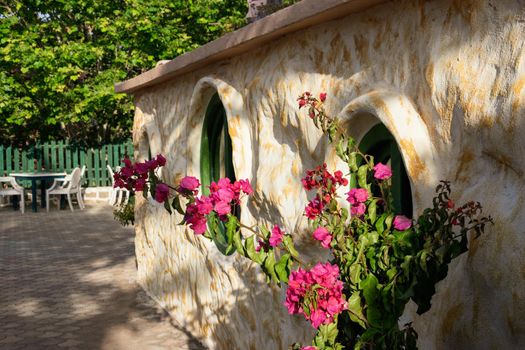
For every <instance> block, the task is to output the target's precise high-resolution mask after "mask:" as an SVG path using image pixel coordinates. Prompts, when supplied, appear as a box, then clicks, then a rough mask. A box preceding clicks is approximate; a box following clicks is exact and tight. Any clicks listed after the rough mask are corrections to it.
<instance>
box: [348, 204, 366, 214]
mask: <svg viewBox="0 0 525 350" xmlns="http://www.w3.org/2000/svg"><path fill="white" fill-rule="evenodd" d="M365 211H366V205H365V204H364V203H357V204H356V205H353V206H352V207H351V208H350V213H352V215H354V216H362V215H363V214H364V213H365Z"/></svg>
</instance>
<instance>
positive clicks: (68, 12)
mask: <svg viewBox="0 0 525 350" xmlns="http://www.w3.org/2000/svg"><path fill="white" fill-rule="evenodd" d="M0 11H1V12H0V144H1V143H11V144H18V145H21V144H27V143H32V142H34V141H37V140H39V141H46V140H48V139H69V140H70V141H71V142H76V143H78V144H83V145H95V144H99V143H104V142H109V141H118V140H119V139H124V138H129V136H130V131H131V124H132V119H133V110H134V107H133V103H132V100H131V98H130V97H129V96H127V95H124V94H115V93H114V91H113V85H114V83H115V82H117V81H122V80H126V79H129V78H131V77H133V76H136V75H138V74H140V73H142V72H144V71H146V70H148V69H151V68H152V67H154V66H155V64H156V62H157V61H159V60H163V59H173V58H174V57H176V56H178V55H180V54H182V53H184V52H186V51H189V50H192V49H194V48H196V47H198V46H200V45H202V44H204V43H206V42H208V41H211V40H213V39H215V38H217V37H219V36H221V35H223V34H224V33H225V32H229V31H232V30H234V29H235V28H237V27H240V26H241V25H243V24H244V23H245V19H244V16H245V14H246V11H247V4H246V1H245V0H0Z"/></svg>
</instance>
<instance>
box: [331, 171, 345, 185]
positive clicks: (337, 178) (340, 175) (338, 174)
mask: <svg viewBox="0 0 525 350" xmlns="http://www.w3.org/2000/svg"><path fill="white" fill-rule="evenodd" d="M334 178H335V182H336V183H338V184H340V185H343V186H346V185H348V179H346V178H344V177H343V172H342V171H341V170H337V171H336V172H335V173H334Z"/></svg>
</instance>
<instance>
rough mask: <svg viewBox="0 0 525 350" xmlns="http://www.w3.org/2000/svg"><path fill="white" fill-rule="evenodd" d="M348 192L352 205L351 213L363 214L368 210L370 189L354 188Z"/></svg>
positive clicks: (348, 199) (347, 198)
mask: <svg viewBox="0 0 525 350" xmlns="http://www.w3.org/2000/svg"><path fill="white" fill-rule="evenodd" d="M347 194H348V197H346V200H347V201H349V202H350V204H351V205H352V206H351V207H350V213H352V215H355V216H361V215H363V214H364V213H365V211H366V205H365V202H366V200H367V199H368V191H367V190H365V189H364V188H352V189H351V190H350V192H348V193H347Z"/></svg>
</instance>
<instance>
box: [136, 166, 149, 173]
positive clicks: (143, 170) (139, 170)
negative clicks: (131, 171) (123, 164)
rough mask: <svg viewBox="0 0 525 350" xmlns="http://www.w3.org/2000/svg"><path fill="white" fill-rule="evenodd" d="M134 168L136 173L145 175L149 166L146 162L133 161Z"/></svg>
mask: <svg viewBox="0 0 525 350" xmlns="http://www.w3.org/2000/svg"><path fill="white" fill-rule="evenodd" d="M134 168H135V171H136V172H137V174H139V175H142V174H145V175H147V174H148V170H149V168H148V165H147V164H146V163H135V165H134Z"/></svg>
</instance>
